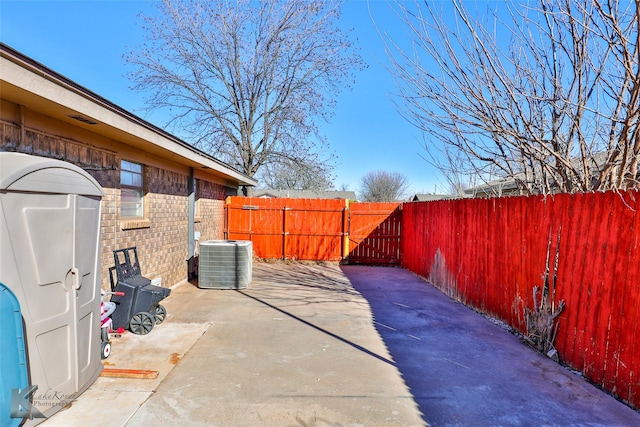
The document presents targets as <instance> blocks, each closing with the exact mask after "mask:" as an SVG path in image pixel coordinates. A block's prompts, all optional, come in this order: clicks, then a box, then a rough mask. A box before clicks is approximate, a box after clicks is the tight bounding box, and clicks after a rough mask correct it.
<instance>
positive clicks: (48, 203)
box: [0, 152, 104, 426]
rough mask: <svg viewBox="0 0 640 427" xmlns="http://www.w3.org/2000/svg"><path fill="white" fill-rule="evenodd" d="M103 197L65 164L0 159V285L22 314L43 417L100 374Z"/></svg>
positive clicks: (35, 158) (36, 159)
mask: <svg viewBox="0 0 640 427" xmlns="http://www.w3.org/2000/svg"><path fill="white" fill-rule="evenodd" d="M103 196H104V191H103V190H102V187H101V186H100V185H99V184H98V182H97V181H96V180H95V179H94V178H93V177H91V175H89V174H88V173H86V172H85V171H83V170H82V169H80V168H78V167H76V166H74V165H72V164H70V163H66V162H63V161H59V160H55V159H49V158H44V157H38V156H31V155H27V154H19V153H8V152H0V282H2V283H4V284H5V285H6V286H7V287H8V288H9V289H11V291H12V292H13V293H14V294H15V295H16V297H17V299H18V301H19V303H20V306H21V308H22V316H23V319H24V326H25V343H26V349H27V354H28V371H29V383H30V385H32V386H33V385H36V386H37V387H38V389H37V390H36V391H35V392H34V393H33V395H32V396H31V397H32V399H33V406H34V407H35V408H36V409H38V410H39V411H40V412H41V413H42V414H44V415H45V416H46V417H49V416H51V415H53V414H54V413H55V412H57V411H58V410H60V409H61V408H63V407H64V406H65V405H66V403H67V401H72V400H73V399H74V398H75V397H76V396H77V395H78V394H79V393H81V392H83V391H84V390H85V389H86V388H88V387H89V386H90V385H91V384H92V383H93V382H94V381H95V379H96V378H97V377H98V376H99V375H100V372H101V371H102V363H101V361H100V290H99V286H100V270H99V266H100V264H99V253H100V251H99V244H100V243H99V242H100V209H101V198H102V197H103ZM41 421H43V419H33V420H30V421H27V423H26V424H25V425H27V426H28V425H35V424H38V423H39V422H41Z"/></svg>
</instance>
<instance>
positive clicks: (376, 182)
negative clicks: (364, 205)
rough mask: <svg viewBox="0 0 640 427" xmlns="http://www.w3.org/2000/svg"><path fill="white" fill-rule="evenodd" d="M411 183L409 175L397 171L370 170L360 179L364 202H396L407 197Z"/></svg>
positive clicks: (361, 194) (361, 196)
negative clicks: (409, 182)
mask: <svg viewBox="0 0 640 427" xmlns="http://www.w3.org/2000/svg"><path fill="white" fill-rule="evenodd" d="M408 187H409V184H408V182H407V177H406V176H404V175H402V174H400V173H397V172H387V171H374V172H369V173H367V174H366V175H365V176H363V177H362V179H361V180H360V197H359V199H360V200H362V201H363V202H394V201H398V200H403V199H405V198H406V193H407V189H408Z"/></svg>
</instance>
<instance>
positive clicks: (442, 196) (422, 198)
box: [410, 194, 454, 202]
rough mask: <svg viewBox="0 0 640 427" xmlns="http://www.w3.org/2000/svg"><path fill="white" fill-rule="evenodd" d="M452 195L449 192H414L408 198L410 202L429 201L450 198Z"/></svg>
mask: <svg viewBox="0 0 640 427" xmlns="http://www.w3.org/2000/svg"><path fill="white" fill-rule="evenodd" d="M453 197H454V196H451V195H449V194H414V195H413V196H412V197H411V199H410V200H411V201H412V202H430V201H433V200H444V199H451V198H453Z"/></svg>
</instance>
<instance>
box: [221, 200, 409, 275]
mask: <svg viewBox="0 0 640 427" xmlns="http://www.w3.org/2000/svg"><path fill="white" fill-rule="evenodd" d="M400 222H401V210H400V203H351V204H349V203H348V201H346V200H326V199H267V198H249V197H229V198H228V199H227V204H226V226H225V231H226V235H227V238H228V239H236V240H251V241H252V242H253V250H254V254H255V256H257V257H259V258H267V259H299V260H314V261H343V260H348V261H349V262H350V263H367V264H379V265H399V264H400Z"/></svg>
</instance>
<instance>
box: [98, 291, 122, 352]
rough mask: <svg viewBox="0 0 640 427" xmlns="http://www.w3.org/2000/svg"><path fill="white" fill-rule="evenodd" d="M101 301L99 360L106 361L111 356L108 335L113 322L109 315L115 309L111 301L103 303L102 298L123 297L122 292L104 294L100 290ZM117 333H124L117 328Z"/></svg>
mask: <svg viewBox="0 0 640 427" xmlns="http://www.w3.org/2000/svg"><path fill="white" fill-rule="evenodd" d="M101 294H102V300H101V301H100V337H101V339H102V344H101V346H100V358H101V359H106V358H107V357H109V355H110V354H111V340H110V335H109V334H111V333H112V332H114V330H113V321H112V320H111V313H113V312H114V311H115V309H116V304H115V303H113V302H111V301H105V300H104V296H105V295H106V294H111V295H117V296H124V292H105V291H103V290H101ZM117 332H118V333H120V334H121V333H122V332H124V329H123V328H118V331H117Z"/></svg>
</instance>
